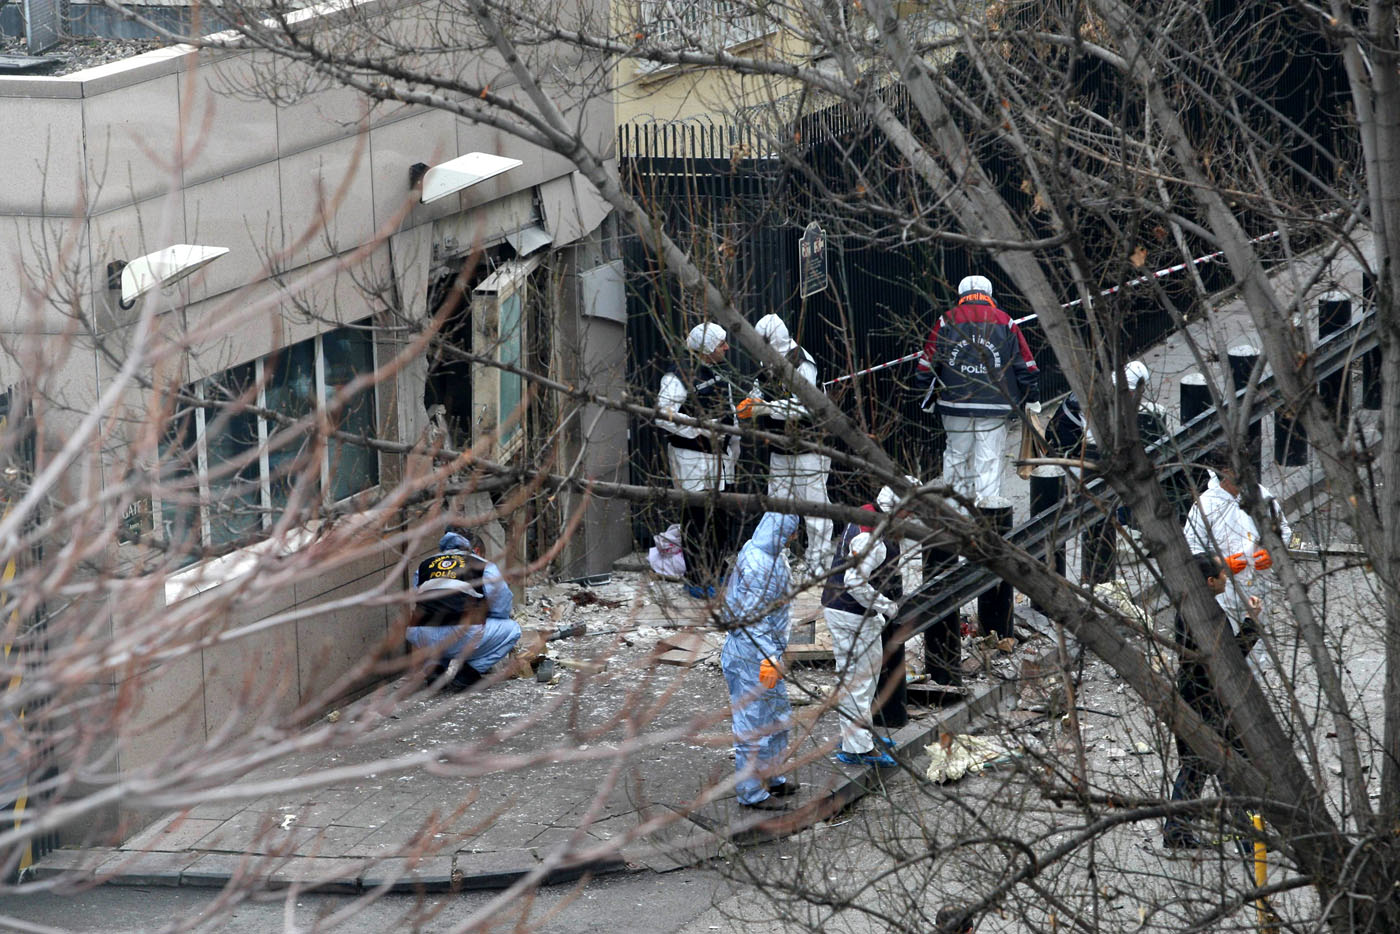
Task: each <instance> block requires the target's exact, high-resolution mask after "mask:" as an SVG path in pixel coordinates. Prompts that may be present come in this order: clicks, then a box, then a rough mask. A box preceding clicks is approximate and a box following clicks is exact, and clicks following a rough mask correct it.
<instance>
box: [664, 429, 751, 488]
mask: <svg viewBox="0 0 1400 934" xmlns="http://www.w3.org/2000/svg"><path fill="white" fill-rule="evenodd" d="M666 451H667V454H668V458H669V460H670V463H671V480H672V482H673V483H674V484H675V487H676V489H678V490H681V491H683V492H686V493H704V492H705V491H706V490H723V489H724V488H725V486H726V485H728V484H730V483H733V482H734V463H735V461H737V460H738V459H739V439H738V438H731V439H730V440H729V443H728V445H727V447H726V448H725V451H724V454H723V455H722V456H716V455H714V454H712V453H710V452H709V451H692V450H691V449H689V448H678V447H673V446H672V445H669V444H668V445H667V446H666Z"/></svg>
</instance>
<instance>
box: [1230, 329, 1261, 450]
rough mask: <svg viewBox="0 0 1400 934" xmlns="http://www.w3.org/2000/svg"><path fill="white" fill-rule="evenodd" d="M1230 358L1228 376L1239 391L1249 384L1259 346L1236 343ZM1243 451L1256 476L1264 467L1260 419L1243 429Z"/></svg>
mask: <svg viewBox="0 0 1400 934" xmlns="http://www.w3.org/2000/svg"><path fill="white" fill-rule="evenodd" d="M1228 356H1229V359H1230V378H1231V380H1232V381H1233V383H1234V387H1235V391H1236V392H1239V391H1240V390H1241V389H1243V388H1244V387H1245V386H1248V385H1249V377H1250V374H1251V373H1253V372H1254V366H1255V364H1256V363H1258V362H1259V348H1258V347H1255V346H1254V345H1253V344H1238V345H1236V346H1234V347H1231V348H1230V350H1229V351H1228ZM1245 452H1246V454H1247V456H1248V457H1249V459H1250V462H1251V463H1252V464H1254V473H1255V475H1256V476H1257V475H1258V474H1259V472H1260V471H1261V470H1263V469H1264V423H1263V421H1262V420H1260V421H1254V422H1250V423H1249V426H1248V428H1246V429H1245Z"/></svg>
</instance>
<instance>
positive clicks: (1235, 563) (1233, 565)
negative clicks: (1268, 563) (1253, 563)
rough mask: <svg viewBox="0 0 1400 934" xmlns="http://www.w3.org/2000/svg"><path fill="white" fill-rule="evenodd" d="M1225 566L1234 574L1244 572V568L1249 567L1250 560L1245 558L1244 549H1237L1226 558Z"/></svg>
mask: <svg viewBox="0 0 1400 934" xmlns="http://www.w3.org/2000/svg"><path fill="white" fill-rule="evenodd" d="M1225 566H1226V567H1227V568H1229V569H1230V572H1231V573H1232V574H1243V573H1244V569H1245V568H1247V567H1249V562H1248V561H1246V560H1245V557H1244V552H1243V551H1237V552H1235V553H1234V554H1232V555H1230V556H1229V557H1227V558H1226V559H1225Z"/></svg>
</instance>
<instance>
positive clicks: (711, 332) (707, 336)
mask: <svg viewBox="0 0 1400 934" xmlns="http://www.w3.org/2000/svg"><path fill="white" fill-rule="evenodd" d="M728 339H729V335H728V334H726V333H725V332H724V328H722V327H720V326H719V325H718V324H715V323H713V322H709V321H707V322H705V323H704V324H697V325H696V326H695V327H693V328H691V329H690V336H689V337H687V338H686V339H685V346H686V347H688V348H690V349H691V350H693V351H695V352H696V353H701V354H710V353H714V352H715V350H717V349H718V348H719V345H720V344H723V343H724V342H725V341H726V340H728Z"/></svg>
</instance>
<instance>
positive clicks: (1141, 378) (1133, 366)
mask: <svg viewBox="0 0 1400 934" xmlns="http://www.w3.org/2000/svg"><path fill="white" fill-rule="evenodd" d="M1123 373H1124V375H1126V376H1127V378H1128V392H1132V391H1133V390H1134V389H1137V388H1138V385H1139V384H1140V383H1145V382H1147V378H1148V377H1149V376H1151V375H1152V374H1151V372H1150V371H1149V370H1148V369H1147V364H1145V363H1143V362H1142V361H1141V360H1134V361H1133V362H1132V363H1129V364H1128V365H1127V366H1125V367H1123ZM1110 378H1111V379H1112V380H1113V385H1115V386H1117V385H1118V374H1117V373H1112V374H1110Z"/></svg>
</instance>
